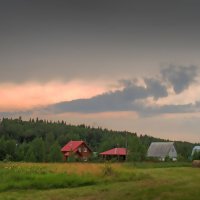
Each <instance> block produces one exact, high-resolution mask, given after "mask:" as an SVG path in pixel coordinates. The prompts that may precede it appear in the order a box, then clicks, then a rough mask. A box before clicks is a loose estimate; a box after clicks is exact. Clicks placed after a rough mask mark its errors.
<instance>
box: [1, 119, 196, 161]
mask: <svg viewBox="0 0 200 200" xmlns="http://www.w3.org/2000/svg"><path fill="white" fill-rule="evenodd" d="M70 140H84V141H86V142H87V144H88V145H89V146H90V147H91V149H92V150H93V151H94V152H96V154H94V155H98V153H99V152H102V151H105V150H108V149H110V148H114V147H128V152H129V155H128V160H130V161H141V160H145V159H146V152H147V149H148V147H149V145H150V143H151V142H153V141H154V142H155V141H166V140H163V139H159V138H154V137H150V136H147V135H137V134H136V133H130V132H127V131H113V130H107V129H102V128H100V127H99V128H93V127H90V126H85V125H77V126H75V125H70V124H67V123H66V122H64V121H58V122H52V121H47V120H40V119H38V118H37V119H30V120H29V121H23V120H22V118H21V117H19V118H18V119H8V118H3V119H1V121H0V160H4V161H26V162H59V161H62V154H61V152H60V149H61V147H62V146H64V145H65V144H66V143H67V142H69V141H70ZM194 145H195V144H192V143H189V142H181V141H176V142H175V147H176V150H177V152H178V159H179V160H187V159H188V158H189V157H190V155H191V151H192V148H193V146H194ZM92 159H94V160H95V159H96V160H97V159H99V158H98V157H96V156H94V157H93V158H92Z"/></svg>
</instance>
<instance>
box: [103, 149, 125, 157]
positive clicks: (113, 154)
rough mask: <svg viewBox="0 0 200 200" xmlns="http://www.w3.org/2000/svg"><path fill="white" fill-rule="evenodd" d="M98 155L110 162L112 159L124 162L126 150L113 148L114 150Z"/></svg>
mask: <svg viewBox="0 0 200 200" xmlns="http://www.w3.org/2000/svg"><path fill="white" fill-rule="evenodd" d="M100 155H101V156H102V157H103V158H104V159H106V160H110V159H113V158H115V159H117V160H126V156H127V149H126V148H114V149H110V150H108V151H105V152H102V153H100Z"/></svg>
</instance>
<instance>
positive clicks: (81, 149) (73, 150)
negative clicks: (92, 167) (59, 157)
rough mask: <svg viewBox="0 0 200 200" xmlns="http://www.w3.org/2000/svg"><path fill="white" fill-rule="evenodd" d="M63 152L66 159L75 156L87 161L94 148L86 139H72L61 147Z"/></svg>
mask: <svg viewBox="0 0 200 200" xmlns="http://www.w3.org/2000/svg"><path fill="white" fill-rule="evenodd" d="M61 152H62V153H63V156H64V159H65V160H68V158H69V157H70V156H74V157H75V158H76V159H80V160H83V161H87V160H88V158H89V157H90V156H91V155H92V150H91V149H90V147H89V146H88V145H87V144H86V142H84V141H70V142H68V143H67V144H66V145H65V146H64V147H63V148H62V149H61Z"/></svg>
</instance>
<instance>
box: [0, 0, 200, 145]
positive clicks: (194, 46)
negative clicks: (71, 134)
mask: <svg viewBox="0 0 200 200" xmlns="http://www.w3.org/2000/svg"><path fill="white" fill-rule="evenodd" d="M199 7H200V2H199V1H198V0H190V1H188V0H174V1H165V0H151V1H144V0H140V1H139V0H138V1H134V0H133V1H128V0H123V1H122V0H121V1H119V0H101V1H94V0H90V1H89V0H84V1H81V0H73V1H68V0H54V1H52V0H48V1H47V0H46V1H45V0H40V1H39V0H18V1H15V0H0V97H1V99H0V118H2V117H18V116H19V115H20V116H22V118H23V119H29V118H30V117H39V118H43V119H51V120H64V121H66V122H68V123H71V124H83V123H84V124H87V125H90V126H94V127H99V126H100V127H102V128H108V129H113V130H127V131H130V132H137V133H138V135H140V134H148V135H151V136H155V137H160V138H165V139H170V140H182V141H190V142H200V132H199V130H200V124H199V120H200V87H199V86H200V70H199V67H200V57H199V55H200V48H199V47H200V12H199Z"/></svg>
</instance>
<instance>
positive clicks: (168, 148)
mask: <svg viewBox="0 0 200 200" xmlns="http://www.w3.org/2000/svg"><path fill="white" fill-rule="evenodd" d="M147 156H148V157H160V158H165V157H166V156H170V157H176V156H177V153H176V149H175V147H174V145H173V142H152V143H151V145H150V147H149V149H148V152H147Z"/></svg>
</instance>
